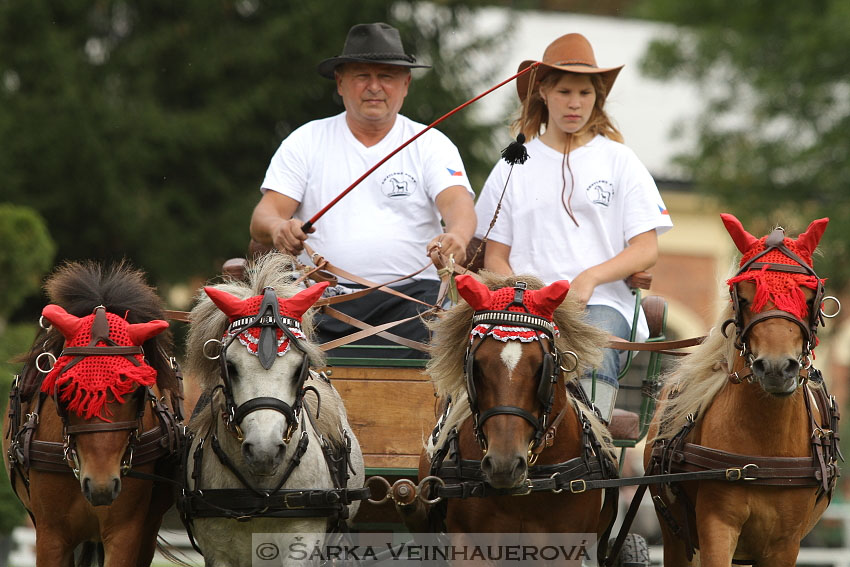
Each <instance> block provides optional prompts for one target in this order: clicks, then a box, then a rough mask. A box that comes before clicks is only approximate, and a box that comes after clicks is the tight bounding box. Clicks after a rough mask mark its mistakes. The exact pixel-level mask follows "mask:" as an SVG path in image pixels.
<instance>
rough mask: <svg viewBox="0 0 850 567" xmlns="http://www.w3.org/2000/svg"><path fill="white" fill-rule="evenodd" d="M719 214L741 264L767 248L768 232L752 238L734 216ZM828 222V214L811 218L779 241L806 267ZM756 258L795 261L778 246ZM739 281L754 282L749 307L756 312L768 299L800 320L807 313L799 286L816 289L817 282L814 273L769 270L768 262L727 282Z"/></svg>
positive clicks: (733, 283) (780, 261)
mask: <svg viewBox="0 0 850 567" xmlns="http://www.w3.org/2000/svg"><path fill="white" fill-rule="evenodd" d="M720 218H721V219H723V224H724V225H726V230H727V231H729V234H730V235H731V236H732V240H733V241H734V242H735V246H737V247H738V250H740V252H741V254H742V255H743V256H742V257H741V263H740V266H741V267H743V266H744V265H745V264H746V263H747V262H749V261H750V260H752V259H753V258H755V257H756V256H758V255H759V254H761V253H762V252H764V251H765V250H766V249H768V248H769V244H768V243H767V241H768V239H770V238H771V235H768V236H764V237H762V238H756V237H755V236H753V235H752V234H750V233H749V232H747V231H746V230H744V227H743V226H742V225H741V221H739V220H738V219H737V218H735V217H734V216H732V215H729V214H725V213H724V214H721V215H720ZM828 222H829V219H828V218H823V219H818V220H816V221H812V223H811V224H810V225H809V227H808V228H807V229H806V231H805V232H804V233H802V234H801V235H800V236H798V237H797V239H796V240H793V239H791V238H788V237H784V238H782V245H783V246H785V247H786V248H787V249H788V250H790V251H791V252H793V253H794V254H796V255H797V256H798V257H799V258H800V259H801V260H803V261H804V262H806V264H808V266H809V267H812V252H814V250H815V248H817V245H818V242H820V239H821V236H823V232H824V230H826V225H827V223H828ZM780 230H781V229H780ZM781 235H784V233H781V234H780V236H781ZM777 239H778V237H777ZM757 262H759V263H771V264H788V265H792V266H797V265H799V262H798V261H797V260H795V259H793V258H791V257H789V256H787V255H786V254H785V253H784V252H782V250H781V249H779V248H774V249H772V250H770V251H769V252H767V253H766V254H764V255H762V256H760V257H759V258H758V260H757ZM742 281H751V282H753V283H755V285H756V295H755V297H754V298H753V304H752V307H751V310H752V311H753V312H754V313H758V312H759V311H761V310H762V309H764V307H765V305H766V304H767V302H768V301H772V302H773V304H774V305H775V306H776V309H779V310H781V311H785V312H786V313H790V314H792V315H794V316H795V317H797V318H798V319H801V320H805V319H806V318H807V317H808V311H809V308H808V305H806V297H805V295H804V294H803V291H802V289H800V288H801V287H808V288H810V289H817V287H818V283H819V282H818V278H817V277H816V276H814V275H811V274H800V273H789V272H779V271H774V270H770V267H769V266H762V267H760V268H755V269H748V270H746V271H744V272H742V273H739V274H738V275H737V276H735V277H734V278H731V279H730V280H728V282H727V283H728V284H729V285H730V286H732V285H735V284H736V283H738V282H742ZM823 281H824V280H820V283H823ZM817 308H819V306H817Z"/></svg>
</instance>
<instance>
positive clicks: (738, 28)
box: [641, 0, 850, 292]
mask: <svg viewBox="0 0 850 567" xmlns="http://www.w3.org/2000/svg"><path fill="white" fill-rule="evenodd" d="M641 14H642V15H644V16H646V17H649V18H652V19H656V20H662V21H667V22H671V23H674V24H676V25H677V26H678V28H677V29H678V30H679V31H678V33H676V34H674V35H673V36H672V37H669V38H666V39H659V40H657V41H655V42H653V44H652V46H651V47H650V49H649V51H648V53H647V54H646V55H645V58H644V70H645V71H647V72H649V73H650V74H651V75H653V76H656V77H659V78H671V77H678V78H684V79H686V80H689V81H692V82H694V83H695V84H698V85H700V86H701V87H702V92H703V93H704V96H705V100H706V102H707V106H706V108H705V112H704V113H703V115H702V116H701V118H700V120H699V121H698V123H697V124H696V126H697V130H698V144H697V149H696V151H695V152H694V153H692V154H690V155H684V156H681V159H680V163H681V164H682V165H683V166H684V167H685V169H686V171H687V172H688V174H689V175H690V176H691V177H692V179H693V180H694V182H695V183H696V185H697V187H698V188H700V189H701V190H703V191H705V192H708V193H710V194H712V195H715V196H717V197H719V198H720V199H721V201H722V202H723V203H724V204H725V205H726V207H727V209H728V210H729V211H730V212H733V213H734V214H735V215H737V216H738V217H739V218H741V219H742V221H743V222H744V224H745V226H747V227H748V228H751V232H753V233H754V234H766V233H767V232H768V231H769V229H770V228H771V227H772V226H773V225H774V224H775V223H780V224H782V225H783V226H785V228H786V229H788V230H789V231H790V232H792V233H796V232H797V231H800V230H803V229H805V227H806V226H807V223H808V222H809V221H810V220H812V219H815V218H819V217H823V216H829V217H830V225H829V228H828V230H827V231H826V234H825V235H824V238H823V241H822V242H821V247H822V249H823V251H824V256H823V258H819V259H818V260H817V269H818V272H819V274H823V275H828V276H829V278H830V287H831V291H832V292H836V291H839V290H841V289H842V288H844V287H845V286H846V285H847V282H848V280H850V264H848V263H847V262H846V261H844V258H846V257H847V253H848V245H850V208H848V207H846V206H845V203H846V201H847V180H848V179H850V159H849V158H850V136H848V134H847V132H848V131H850V73H848V69H850V34H848V33H847V22H848V21H850V3H848V2H846V0H812V1H810V2H793V1H792V0H750V1H748V2H736V1H733V0H708V1H701V2H681V1H680V0H644V1H643V4H642V11H641ZM658 111H659V112H663V111H664V110H663V109H658Z"/></svg>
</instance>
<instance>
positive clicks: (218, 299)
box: [204, 282, 328, 356]
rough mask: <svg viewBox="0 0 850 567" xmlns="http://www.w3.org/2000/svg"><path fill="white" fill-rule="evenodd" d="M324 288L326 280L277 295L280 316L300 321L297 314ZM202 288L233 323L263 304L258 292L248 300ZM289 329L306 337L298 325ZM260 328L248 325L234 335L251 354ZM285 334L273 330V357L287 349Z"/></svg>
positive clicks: (317, 298) (254, 350)
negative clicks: (286, 296) (290, 295)
mask: <svg viewBox="0 0 850 567" xmlns="http://www.w3.org/2000/svg"><path fill="white" fill-rule="evenodd" d="M326 287H328V282H321V283H319V284H316V285H314V286H310V287H308V288H307V289H305V290H303V291H300V292H298V293H296V294H295V295H293V296H292V297H290V298H288V299H281V298H277V303H278V307H279V309H280V314H281V316H283V317H287V318H290V319H294V320H295V321H297V322H298V323H300V322H301V317H302V316H303V315H304V313H306V311H307V310H308V309H310V307H312V306H313V304H314V303H316V301H318V300H319V298H320V297H321V296H322V292H324V291H325V288H326ZM204 291H205V292H207V295H208V296H209V298H210V299H211V300H212V302H213V303H215V304H216V306H218V308H219V309H221V311H222V312H223V313H224V314H225V315H227V316H228V317H229V318H230V322H231V323H233V322H234V321H237V320H239V319H242V318H245V317H254V316H256V315H257V314H259V312H260V306H261V305H262V303H263V296H262V295H255V296H254V297H249V298H248V299H239V298H238V297H236V296H234V295H231V294H229V293H227V292H226V291H221V290H220V289H216V288H214V287H205V288H204ZM289 330H290V331H291V332H292V334H293V335H294V336H295V337H297V338H299V339H306V337H305V336H304V333H303V332H302V331H301V329H300V327H294V326H290V327H289ZM261 331H262V329H261V327H259V326H256V327H249V328H247V329H244V330H243V331H241V332H239V334H238V336H237V338H238V339H239V342H240V343H242V344H243V345H245V347H246V348H247V349H248V351H249V352H250V353H251V354H254V355H257V356H259V343H260V332H261ZM229 335H230V331H228V332H226V333H225V335H224V336H225V337H228V336H229ZM289 347H290V345H289V337H287V336H286V335H285V334H284V333H283V330H282V329H277V356H283V355H284V354H286V353H287V352H288V351H289Z"/></svg>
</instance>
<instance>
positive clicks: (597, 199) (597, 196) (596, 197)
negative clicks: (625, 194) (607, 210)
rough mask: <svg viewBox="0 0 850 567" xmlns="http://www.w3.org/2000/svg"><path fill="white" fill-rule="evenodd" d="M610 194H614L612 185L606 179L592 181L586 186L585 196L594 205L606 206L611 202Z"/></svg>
mask: <svg viewBox="0 0 850 567" xmlns="http://www.w3.org/2000/svg"><path fill="white" fill-rule="evenodd" d="M612 195H614V186H613V185H611V183H610V182H608V181H594V182H593V183H592V184H591V185H590V187H588V188H587V198H588V199H590V202H591V203H593V204H595V205H602V206H603V207H607V206H608V205H610V204H611V196H612Z"/></svg>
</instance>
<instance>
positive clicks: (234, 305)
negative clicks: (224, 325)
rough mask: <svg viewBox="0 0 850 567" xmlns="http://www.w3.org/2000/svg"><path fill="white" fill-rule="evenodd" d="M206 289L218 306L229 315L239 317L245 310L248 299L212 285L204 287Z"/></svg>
mask: <svg viewBox="0 0 850 567" xmlns="http://www.w3.org/2000/svg"><path fill="white" fill-rule="evenodd" d="M204 291H205V292H206V293H207V295H208V296H209V298H210V299H211V300H212V302H213V303H215V304H216V306H217V307H218V308H219V309H221V310H222V311H223V312H224V314H225V315H227V316H228V317H239V316H241V315H242V314H243V313H244V312H245V309H246V307H245V302H246V301H248V300H247V299H239V298H238V297H236V296H235V295H231V294H229V293H227V292H226V291H221V290H220V289H216V288H214V287H212V286H206V287H204Z"/></svg>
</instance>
